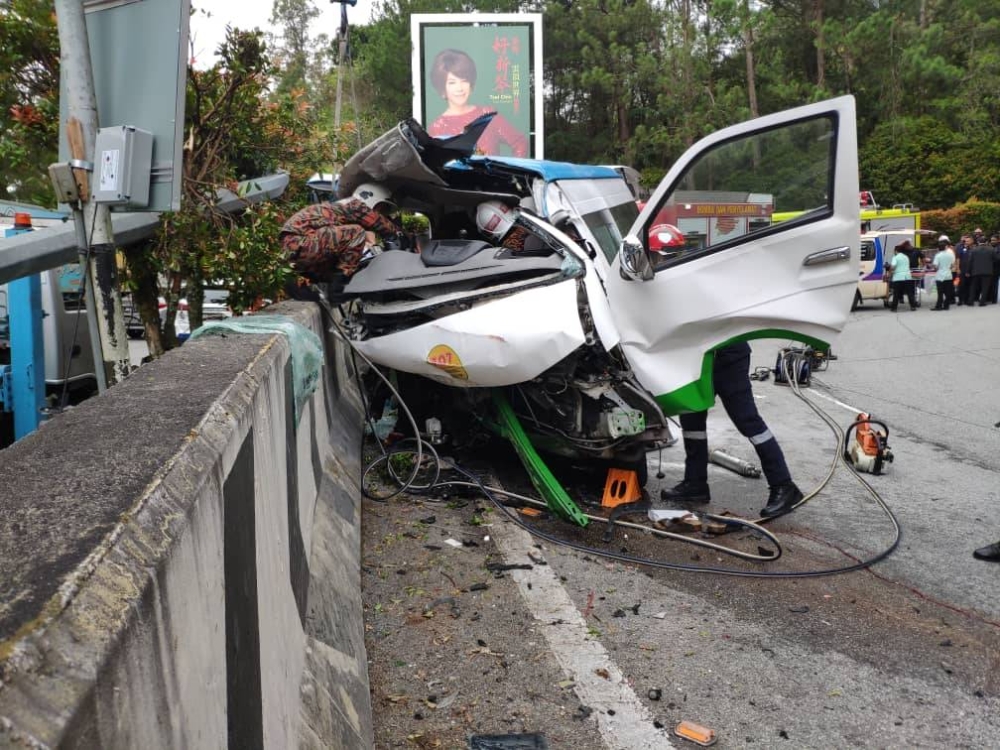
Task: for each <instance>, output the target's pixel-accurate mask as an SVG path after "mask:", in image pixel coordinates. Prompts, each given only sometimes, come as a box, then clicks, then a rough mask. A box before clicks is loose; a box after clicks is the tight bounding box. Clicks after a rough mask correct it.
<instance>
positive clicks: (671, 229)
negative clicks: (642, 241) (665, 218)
mask: <svg viewBox="0 0 1000 750" xmlns="http://www.w3.org/2000/svg"><path fill="white" fill-rule="evenodd" d="M682 247H684V233H683V232H682V231H681V230H680V229H678V228H677V227H675V226H674V225H673V224H654V225H653V227H652V228H651V229H650V230H649V249H650V250H666V249H668V248H677V249H679V248H682Z"/></svg>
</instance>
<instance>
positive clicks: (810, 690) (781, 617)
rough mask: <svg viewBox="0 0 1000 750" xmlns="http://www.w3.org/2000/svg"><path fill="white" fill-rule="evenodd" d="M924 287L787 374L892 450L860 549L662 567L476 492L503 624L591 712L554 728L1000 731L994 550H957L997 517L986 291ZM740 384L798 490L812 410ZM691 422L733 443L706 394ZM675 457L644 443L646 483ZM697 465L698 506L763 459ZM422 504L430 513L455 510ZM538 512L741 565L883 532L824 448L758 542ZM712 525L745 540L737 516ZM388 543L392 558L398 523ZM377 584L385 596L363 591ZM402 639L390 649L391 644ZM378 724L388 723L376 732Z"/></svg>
mask: <svg viewBox="0 0 1000 750" xmlns="http://www.w3.org/2000/svg"><path fill="white" fill-rule="evenodd" d="M932 303H933V300H927V299H925V304H924V306H923V307H922V308H921V309H919V310H917V311H916V312H911V311H909V310H905V311H903V310H901V311H900V312H898V313H892V312H890V311H888V310H886V309H884V308H883V307H882V306H881V305H878V306H877V307H876V306H873V305H869V306H868V307H863V308H861V309H859V310H858V311H856V312H855V313H852V315H851V319H850V322H849V324H848V326H847V328H846V329H845V331H844V333H843V334H842V336H841V338H840V339H839V340H838V341H837V342H836V343H835V344H834V353H835V354H837V355H838V359H837V360H836V361H833V362H832V363H831V364H830V366H829V368H828V369H827V370H826V371H824V372H821V373H817V374H815V375H814V378H813V382H812V385H811V386H810V387H809V388H807V389H804V391H803V395H804V396H805V397H806V398H808V399H810V400H811V402H812V403H814V404H816V405H817V406H818V407H819V408H821V409H823V410H825V411H826V412H827V413H829V414H830V415H831V416H832V417H833V420H834V421H835V422H836V423H837V424H839V425H840V426H841V427H842V428H846V427H847V426H848V425H849V424H850V423H851V421H852V419H853V418H854V416H855V414H856V413H857V411H866V412H870V413H871V414H872V415H873V416H874V417H876V418H878V419H881V420H883V421H884V422H886V423H887V425H888V426H889V429H890V437H889V443H890V446H891V449H892V451H893V454H894V456H895V460H894V462H893V463H892V464H891V465H890V466H889V467H888V469H887V471H886V473H885V474H884V475H881V476H872V475H865V478H866V479H867V480H868V482H869V483H870V484H871V486H872V487H873V488H874V490H875V491H876V492H877V494H878V496H880V497H881V499H882V501H883V502H884V503H885V505H886V507H888V508H889V509H891V512H892V513H893V514H895V517H896V518H897V519H898V523H899V526H900V527H901V530H902V539H901V542H900V544H899V546H898V548H897V549H896V550H895V552H894V553H893V554H892V555H891V556H889V557H888V559H885V560H883V561H881V562H879V563H877V564H876V565H875V566H874V567H872V568H871V569H869V570H864V571H857V572H852V573H847V574H841V575H835V576H829V577H816V578H774V577H772V578H743V577H730V576H723V575H718V574H703V573H693V572H682V571H676V570H662V569H656V568H651V567H647V566H637V565H628V564H623V563H620V562H610V561H608V560H606V559H603V558H601V557H598V556H596V555H594V554H588V553H586V552H583V551H578V550H572V549H569V548H567V547H564V546H559V545H557V544H554V543H551V542H548V541H542V542H539V540H538V539H536V538H533V537H528V536H527V535H526V534H525V532H524V531H523V530H521V529H520V528H518V527H517V526H516V525H514V524H513V523H511V522H510V521H508V520H505V519H504V518H502V515H501V513H500V512H499V511H493V512H481V513H480V515H479V518H481V519H483V521H484V523H483V524H482V525H480V523H478V522H477V524H476V532H477V533H485V534H486V535H488V536H489V537H490V539H489V540H486V541H484V540H483V539H482V538H480V544H481V545H482V544H487V545H489V544H495V545H496V548H495V549H494V548H491V552H492V553H495V554H497V555H502V556H503V559H504V560H505V561H506V562H507V563H508V564H517V565H524V566H525V567H524V569H514V570H511V571H510V572H509V573H507V574H506V575H508V576H509V578H510V579H513V581H514V582H516V583H517V584H518V591H519V592H520V597H519V598H517V599H516V600H515V599H514V598H511V597H508V598H507V599H505V601H506V603H507V604H508V605H509V606H510V607H511V608H512V610H514V609H516V610H518V611H520V610H523V611H524V612H525V613H527V614H526V615H525V618H527V621H533V622H534V626H532V627H528V626H524V627H525V628H526V630H525V632H526V633H530V636H525V638H529V637H530V643H531V645H532V647H533V648H535V649H537V648H538V643H539V640H540V639H541V638H543V637H544V638H545V642H546V643H547V644H548V653H547V654H546V655H545V656H544V658H543V657H542V656H540V655H537V654H535V655H533V656H532V657H531V658H532V659H535V660H537V661H538V662H539V663H540V664H544V665H545V669H546V670H547V672H546V674H547V675H549V674H551V673H552V672H553V671H555V672H556V673H558V672H559V671H560V670H561V672H562V673H563V675H564V676H565V678H566V679H567V680H571V681H572V689H574V690H575V691H576V693H577V699H578V700H579V702H580V705H581V706H584V707H585V710H584V711H583V713H584V714H585V716H584V717H583V718H581V715H580V712H579V710H578V712H577V714H574V715H570V712H567V714H566V716H567V718H565V722H566V726H567V727H571V726H572V727H574V728H575V729H576V730H577V731H579V730H581V729H583V726H582V724H581V722H584V721H585V722H586V723H588V724H590V725H591V726H593V727H596V729H597V730H598V732H599V735H598V734H597V733H595V734H594V735H587V736H588V737H591V739H590V740H589V741H581V739H580V738H577V741H576V742H575V743H574V746H575V747H595V748H597V747H602V746H603V747H612V748H623V749H624V748H639V747H670V746H671V745H672V746H674V747H694V745H692V744H690V743H687V742H686V741H684V740H681V739H678V738H676V737H672V736H671V734H670V732H671V730H672V729H673V727H675V726H676V725H677V723H678V722H679V721H681V720H688V721H694V722H697V723H699V724H702V725H705V726H707V727H710V728H712V729H713V730H715V731H716V733H717V736H718V744H717V747H723V748H736V747H763V748H770V747H784V748H845V747H852V748H853V747H858V748H869V747H870V748H945V747H946V748H985V747H998V746H1000V711H998V709H1000V657H998V655H1000V596H998V594H1000V565H996V564H991V563H984V562H980V561H977V560H974V559H973V558H972V555H971V553H972V550H973V549H974V548H976V547H979V546H982V545H984V544H987V543H989V542H992V541H996V540H998V539H1000V516H998V514H997V513H996V512H995V509H996V508H997V507H998V504H1000V487H998V483H997V476H998V473H997V472H998V469H1000V452H998V450H997V449H998V447H1000V429H998V428H997V427H995V426H994V425H995V423H996V422H998V421H1000V396H998V394H997V392H996V388H997V385H995V383H994V381H997V380H1000V367H998V364H1000V362H998V360H1000V307H997V306H991V307H984V308H979V307H974V308H952V309H951V310H950V311H948V312H946V313H945V312H932V311H931V310H930V305H931V304H932ZM787 343H788V342H779V341H759V342H755V343H754V360H755V361H754V364H755V365H761V366H768V367H773V366H774V360H775V355H776V353H777V351H778V350H779V349H780V348H781V347H782V346H785V345H787ZM754 391H755V396H756V397H757V399H758V403H759V405H760V408H761V412H762V414H763V415H764V417H765V419H766V420H767V421H768V423H769V426H770V427H771V429H772V431H773V432H774V433H775V434H776V435H777V436H778V438H779V440H780V442H781V444H782V447H783V448H784V450H785V453H786V455H787V458H788V461H789V465H790V466H791V467H792V473H793V475H794V477H795V479H796V481H797V482H798V483H799V485H800V486H801V487H802V488H803V490H807V491H809V490H813V489H814V488H817V487H819V486H820V485H821V484H822V483H823V482H824V479H826V478H827V476H828V475H829V473H830V470H831V467H832V466H833V465H834V459H835V452H836V451H835V449H834V447H835V445H836V443H835V441H836V437H835V435H834V434H833V432H831V430H830V428H829V427H828V426H827V425H826V424H825V423H824V422H823V421H822V420H821V419H820V418H819V417H818V416H817V415H816V414H815V413H814V411H813V410H812V409H811V408H810V407H809V405H808V404H807V403H805V402H804V401H803V400H801V399H799V398H798V397H797V396H796V394H795V393H794V392H793V391H792V390H791V389H790V388H788V387H783V386H779V385H776V384H774V382H773V381H767V382H760V383H755V384H754ZM709 439H710V443H711V445H712V447H716V448H722V449H724V450H726V451H727V452H729V453H731V454H734V455H737V456H740V457H743V458H746V459H750V460H753V458H754V454H753V452H752V449H751V447H750V446H749V444H748V443H747V441H746V440H745V439H744V438H742V437H741V436H740V435H739V434H738V433H737V432H736V431H735V429H734V428H733V427H732V425H731V424H730V423H729V421H728V419H727V418H726V416H725V414H724V412H723V411H722V410H721V408H717V409H714V410H713V411H712V412H711V414H710V419H709ZM682 461H683V449H682V448H681V445H680V443H678V445H677V446H675V447H672V448H669V449H667V450H665V451H663V454H662V460H660V457H659V456H657V455H656V454H653V455H651V456H650V481H649V484H648V485H647V489H648V490H649V491H650V493H651V495H653V496H654V497H657V496H658V495H659V489H660V488H661V487H664V486H669V485H671V484H673V483H674V482H676V481H677V480H678V479H679V478H680V475H681V471H682ZM502 471H504V472H506V473H502V474H501V476H500V477H499V479H500V481H501V482H502V483H503V484H504V485H505V486H508V487H510V486H523V478H520V477H518V476H517V475H516V474H517V472H516V468H512V467H508V468H507V469H505V470H502ZM658 473H662V474H663V476H662V477H658V476H657V474H658ZM563 479H564V482H566V478H563ZM570 479H572V478H570ZM710 481H711V486H712V493H713V503H712V506H711V507H712V509H713V510H715V511H717V512H722V511H724V510H730V511H732V512H733V513H736V514H738V515H742V516H748V517H755V511H756V510H759V508H760V507H761V506H762V504H763V501H764V499H765V498H766V495H767V488H766V485H765V484H764V481H763V480H753V479H746V478H743V477H740V476H737V475H735V474H733V473H731V472H728V471H726V470H724V469H721V468H718V467H714V466H713V467H710ZM598 491H599V489H598ZM425 502H426V501H425ZM384 508H385V506H380V510H382V509H384ZM435 508H436V510H437V516H438V517H439V519H440V518H444V517H445V515H446V514H447V513H449V512H452V513H461V512H466V511H460V510H455V511H448V510H447V508H444V507H442V506H441V505H440V504H438V505H436V506H435ZM383 512H384V511H383ZM420 512H422V511H420ZM539 527H540V528H542V529H543V530H547V531H550V532H552V533H555V534H558V535H559V536H561V537H563V538H566V539H571V540H573V541H577V542H584V543H587V544H591V545H593V546H595V547H600V546H602V545H604V546H606V547H607V548H610V549H615V550H626V551H627V552H629V553H631V554H644V555H648V556H650V557H654V558H657V559H660V560H663V561H665V562H668V563H677V564H681V565H690V566H707V567H726V568H732V569H734V570H738V571H743V572H755V571H757V572H760V571H763V572H771V573H774V572H779V573H780V572H786V573H800V572H809V571H822V570H826V569H831V568H838V567H843V566H846V565H850V564H853V563H854V562H856V561H857V560H864V559H868V558H871V557H873V556H875V555H878V554H879V553H881V552H883V551H884V550H885V549H886V548H887V547H888V546H889V545H891V544H892V543H893V541H894V526H893V524H892V522H891V520H890V517H889V515H888V514H887V513H886V512H885V511H884V510H883V508H882V507H881V506H880V505H879V503H878V502H877V501H876V499H875V498H873V497H872V496H871V495H870V494H869V493H868V492H866V491H865V489H864V488H863V487H862V486H861V485H860V484H858V483H857V482H856V481H855V479H854V478H853V476H852V475H851V474H850V473H849V472H847V471H845V470H844V469H843V468H837V469H836V471H835V472H834V473H833V475H832V478H830V480H829V482H827V483H826V484H825V486H823V487H822V489H821V490H820V491H819V492H818V494H817V495H816V496H815V497H814V498H813V499H811V500H810V501H809V502H808V503H807V504H806V505H805V506H803V507H802V508H800V509H799V510H797V511H796V512H795V513H793V514H791V515H789V516H786V517H784V518H781V519H777V520H776V521H774V522H773V523H771V524H769V526H768V528H769V529H770V530H771V531H772V532H774V533H775V534H777V535H778V537H779V539H780V542H781V545H782V549H783V555H782V557H781V559H779V560H777V561H775V562H772V563H764V564H761V563H747V562H741V561H738V560H735V559H733V558H730V557H728V556H726V555H723V554H719V553H717V552H713V551H708V550H705V549H699V548H696V547H693V546H691V545H688V544H684V543H682V542H678V541H654V540H650V539H649V538H647V537H645V536H644V535H637V534H634V533H633V534H627V535H626V533H624V532H623V531H621V530H619V532H618V534H617V535H616V536H615V538H614V540H613V541H612V542H611V543H610V544H606V543H604V542H603V541H602V539H601V534H600V533H599V532H596V531H582V530H577V529H569V528H567V527H565V526H564V525H561V524H557V523H552V522H541V523H540V525H539ZM428 533H430V532H428ZM431 537H432V538H433V535H432V534H431ZM730 537H734V538H730ZM426 538H427V536H426V535H424V536H422V537H421V539H420V541H426ZM724 543H726V544H735V545H737V546H742V547H743V548H746V549H751V550H752V549H754V548H755V545H756V542H755V541H754V540H750V539H746V538H744V537H742V536H741V535H730V536H728V537H725V538H724ZM420 546H421V545H419V544H418V545H417V549H419V548H420ZM432 546H439V545H432ZM396 552H397V554H399V555H400V559H413V554H414V553H413V551H412V550H407V549H406V547H405V546H404V545H399V546H398V548H397V550H396ZM529 552H530V555H529ZM438 554H445V552H441V553H438ZM541 559H544V562H545V563H546V564H544V565H541V564H539V560H541ZM382 564H384V565H385V566H386V567H387V568H391V567H392V565H393V564H394V563H393V562H392V561H386V562H383V563H382ZM433 569H434V566H433V564H428V567H427V568H426V571H433ZM458 590H461V591H467V589H464V588H459V589H456V591H458ZM539 591H543V592H544V594H543V595H542V596H539V595H538V592H539ZM432 595H440V594H439V593H435V592H431V593H429V594H428V596H432ZM378 596H380V597H383V598H384V597H389V601H393V600H392V598H391V597H392V595H391V594H389V593H386V592H384V591H383V592H381V593H379V594H378ZM403 599H405V596H403V595H399V599H397V600H396V601H401V600H403ZM366 605H367V606H369V607H370V608H371V609H372V610H373V609H374V608H375V606H376V603H375V602H373V601H372V600H371V599H370V598H369V599H368V600H367V601H366ZM414 606H416V605H414ZM411 609H412V607H411ZM415 611H417V612H419V608H418V609H416V610H415ZM512 614H513V611H512ZM532 618H533V619H532ZM460 623H461V619H459V621H458V623H456V624H460ZM556 625H558V627H555V626H556ZM489 628H490V623H489V619H488V618H485V619H484V618H477V620H476V622H475V623H474V624H473V623H471V622H470V623H468V626H467V628H466V629H467V631H468V637H469V638H471V637H472V636H471V633H472V632H473V631H475V632H476V633H478V634H480V636H479V637H480V638H482V639H486V640H488V639H489V638H491V637H492V636H491V635H490V634H489ZM387 632H388V631H387ZM508 636H509V633H508ZM456 637H457V638H458V637H459V636H456ZM387 642H388V641H386V642H385V643H387ZM393 658H396V659H397V660H398V658H399V657H398V655H396V656H395V657H394V656H393V654H392V649H391V648H385V647H384V643H383V647H379V648H376V649H374V650H373V655H372V659H373V662H372V665H371V668H372V670H373V673H376V674H378V673H379V672H380V669H382V668H381V667H380V661H384V660H390V659H393ZM415 658H416V657H414V656H413V655H412V651H411V652H410V653H409V654H408V656H407V659H408V660H409V662H410V663H411V664H413V663H414V661H415ZM426 658H428V659H429V660H431V662H433V661H440V659H441V655H440V654H436V653H433V652H432V653H430V654H429V655H428V656H427V657H426ZM511 658H513V657H512V654H510V653H509V652H508V654H507V659H511ZM395 663H400V664H401V663H402V661H397V662H395ZM453 666H454V669H460V668H459V666H458V665H453ZM414 669H417V670H419V667H416V666H415V667H414ZM553 680H554V678H552V677H547V678H546V679H545V680H542V682H544V683H545V684H551V683H552V682H553ZM522 687H523V689H520V688H519V687H518V685H517V684H515V683H511V684H506V685H504V688H503V689H504V691H506V694H507V695H523V694H525V691H528V692H530V690H531V689H532V688H536V689H537V688H538V685H534V686H533V685H531V684H530V680H528V684H526V685H524V686H522ZM563 687H564V689H565V686H563ZM386 689H389V688H388V687H387V688H386ZM623 691H624V693H623ZM374 697H375V699H376V702H378V701H379V698H380V696H378V695H376V696H374ZM382 700H383V702H384V697H383V698H382ZM480 705H481V708H482V710H483V711H485V706H484V705H482V704H480ZM473 715H474V714H473ZM622 717H627V718H626V719H624V720H623V719H622ZM494 718H495V717H494ZM397 719H398V717H397ZM485 720H486V717H485V716H484V721H485ZM376 722H378V716H376ZM486 723H487V724H489V723H490V722H489V721H486ZM474 724H475V722H473V724H472V725H474ZM495 725H497V724H496V721H493V723H492V724H491V726H495ZM417 726H418V727H421V726H422V727H423V728H424V729H426V728H427V726H428V725H427V723H426V720H425V721H423V722H422V723H418V724H417ZM501 726H502V724H501ZM522 729H523V730H524V731H528V730H530V729H531V726H522ZM396 730H397V731H398V732H400V733H403V734H400V737H401V738H405V732H407V731H410V732H412V731H414V730H413V726H408V725H407V723H406V722H405V721H403V722H402V723H400V724H399V725H398V726H397V727H396ZM549 731H550V732H552V731H554V730H552V729H551V727H550V728H549ZM598 736H599V737H600V738H602V739H600V740H598V739H595V738H596V737H598ZM400 741H401V743H405V739H401V740H400ZM380 746H386V747H389V746H395V744H394V743H393V742H392V741H391V740H390V739H389V737H388V735H385V742H384V743H380ZM400 746H402V744H401V745H400Z"/></svg>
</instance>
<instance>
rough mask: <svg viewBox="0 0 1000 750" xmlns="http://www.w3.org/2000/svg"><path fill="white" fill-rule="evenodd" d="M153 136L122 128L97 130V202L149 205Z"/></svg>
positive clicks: (95, 150)
mask: <svg viewBox="0 0 1000 750" xmlns="http://www.w3.org/2000/svg"><path fill="white" fill-rule="evenodd" d="M152 157H153V134H152V133H149V132H147V131H145V130H139V129H138V128H134V127H131V126H129V125H120V126H118V127H113V128H101V129H100V130H98V131H97V143H96V144H95V146H94V163H95V164H94V171H95V173H96V174H95V175H94V179H93V181H92V182H91V186H92V187H93V189H94V194H93V196H92V199H93V201H94V202H95V203H107V204H109V205H112V206H129V207H134V208H144V207H145V206H146V205H148V204H149V172H150V167H151V166H152Z"/></svg>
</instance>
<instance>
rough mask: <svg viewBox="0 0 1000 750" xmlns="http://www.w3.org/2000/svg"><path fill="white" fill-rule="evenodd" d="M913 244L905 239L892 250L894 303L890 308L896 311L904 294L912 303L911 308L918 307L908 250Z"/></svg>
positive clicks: (891, 270)
mask: <svg viewBox="0 0 1000 750" xmlns="http://www.w3.org/2000/svg"><path fill="white" fill-rule="evenodd" d="M911 248H912V246H911V245H910V241H909V240H903V241H902V242H900V243H899V244H898V245H896V247H894V248H893V251H892V260H891V261H889V271H890V273H891V274H892V277H891V278H892V304H891V305H890V309H891V310H892V311H893V312H896V309H897V308H898V307H899V299H900V297H902V296H903V295H904V294H905V295H906V299H907V301H908V302H909V303H910V309H911V310H916V309H917V298H916V295H915V294H914V291H913V283H912V282H913V276H912V275H911V274H910V256H909V254H908V252H907V251H908V250H910V249H911Z"/></svg>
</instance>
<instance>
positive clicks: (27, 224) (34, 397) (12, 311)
mask: <svg viewBox="0 0 1000 750" xmlns="http://www.w3.org/2000/svg"><path fill="white" fill-rule="evenodd" d="M30 231H32V227H31V216H30V214H27V213H17V214H15V216H14V226H13V228H7V229H4V234H3V236H4V237H12V236H14V235H17V234H22V233H24V232H30ZM7 317H8V326H9V331H10V364H9V365H3V366H0V409H2V410H3V411H7V412H10V411H13V412H14V439H15V440H20V439H21V438H23V437H24V436H25V435H28V434H30V433H32V432H34V431H35V430H36V429H37V428H38V425H39V424H41V421H42V409H43V408H44V407H45V349H44V344H43V340H42V281H41V277H40V276H39V275H38V274H32V275H30V276H25V277H24V278H20V279H15V280H14V281H12V282H10V284H8V286H7Z"/></svg>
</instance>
